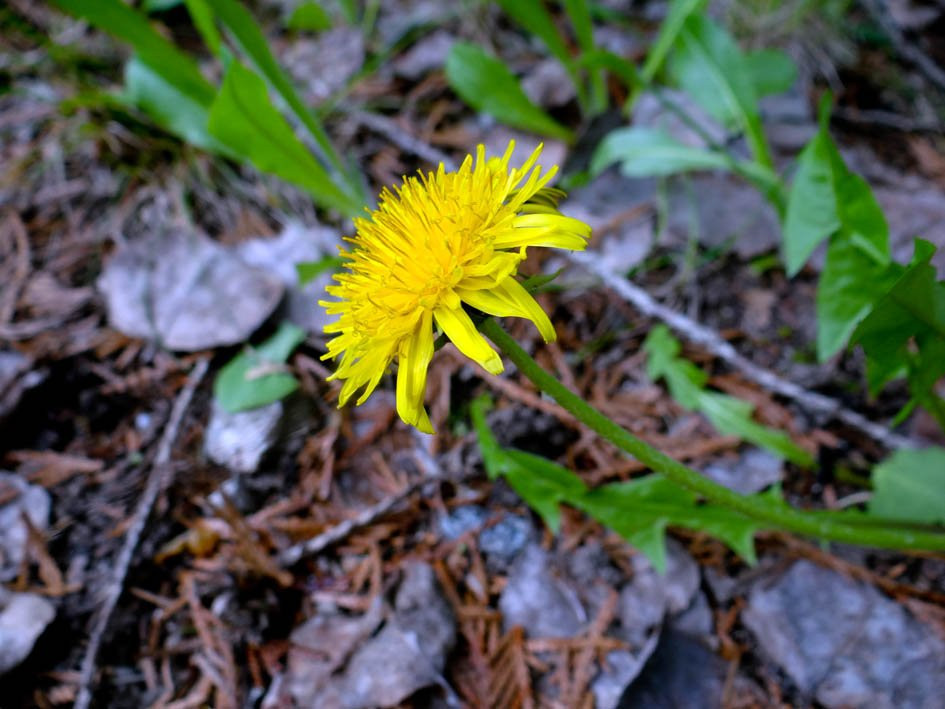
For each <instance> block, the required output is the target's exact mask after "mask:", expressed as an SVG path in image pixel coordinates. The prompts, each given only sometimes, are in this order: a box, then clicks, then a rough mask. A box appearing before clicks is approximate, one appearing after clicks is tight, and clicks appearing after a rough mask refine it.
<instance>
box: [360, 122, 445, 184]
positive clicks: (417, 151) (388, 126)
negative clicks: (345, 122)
mask: <svg viewBox="0 0 945 709" xmlns="http://www.w3.org/2000/svg"><path fill="white" fill-rule="evenodd" d="M347 114H348V115H349V116H351V118H353V119H354V120H355V121H356V122H357V123H360V124H361V125H362V126H365V127H367V128H370V129H371V130H372V131H374V132H375V133H379V134H380V135H382V136H384V137H385V138H387V139H388V140H389V141H390V142H392V143H393V144H394V145H396V146H397V147H398V148H400V149H401V150H405V151H407V152H408V153H413V154H414V155H416V156H417V157H418V158H422V159H423V160H426V161H427V162H428V163H430V164H431V165H439V164H440V163H443V166H444V167H445V168H446V169H447V170H449V171H451V172H452V171H454V170H456V168H457V165H456V162H455V161H454V160H453V159H452V158H451V157H450V156H449V155H447V154H446V153H444V152H443V151H442V150H439V149H437V148H434V147H433V146H432V145H430V144H429V143H427V142H425V141H423V140H420V139H419V138H416V137H414V136H412V135H410V134H409V133H408V132H407V131H405V130H404V129H403V128H401V127H400V126H399V125H398V124H397V121H395V120H393V119H391V118H388V117H387V116H381V115H378V114H376V113H369V112H367V111H358V110H351V111H348V112H347Z"/></svg>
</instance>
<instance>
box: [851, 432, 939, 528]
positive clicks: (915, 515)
mask: <svg viewBox="0 0 945 709" xmlns="http://www.w3.org/2000/svg"><path fill="white" fill-rule="evenodd" d="M873 491H874V492H873V499H872V500H870V503H869V507H868V509H869V512H870V514H871V515H875V516H876V517H883V518H885V519H894V520H902V521H906V522H917V523H920V524H945V448H925V449H923V450H908V449H903V450H897V451H896V452H895V453H893V454H892V455H891V456H889V458H887V459H886V460H884V461H883V462H882V463H880V464H879V465H877V466H876V467H875V468H873Z"/></svg>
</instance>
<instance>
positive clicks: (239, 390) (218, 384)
mask: <svg viewBox="0 0 945 709" xmlns="http://www.w3.org/2000/svg"><path fill="white" fill-rule="evenodd" d="M304 339H305V331H304V330H303V329H302V328H300V327H296V326H295V325H292V324H291V323H287V322H286V323H282V325H280V326H279V329H278V330H277V331H276V333H275V334H274V335H273V336H272V337H270V338H269V339H268V340H266V341H265V342H263V343H262V344H261V345H259V346H258V347H256V348H250V347H247V348H246V349H244V350H243V351H242V352H241V353H240V354H238V355H237V356H236V357H234V358H233V359H232V360H230V361H229V362H228V363H227V364H226V365H225V366H224V367H223V369H221V370H220V373H219V374H218V375H217V378H216V380H214V382H213V395H214V397H215V398H216V400H217V401H218V402H219V404H220V406H222V407H223V409H224V410H226V411H228V412H230V413H236V412H237V411H246V410H247V409H255V408H257V407H260V406H265V405H266V404H271V403H272V402H274V401H279V400H280V399H282V398H284V397H286V396H288V395H289V394H291V393H292V392H293V391H295V390H296V389H297V388H298V386H299V383H298V382H297V381H296V379H295V377H293V376H292V375H291V374H287V373H286V372H284V371H281V369H282V368H281V367H280V365H282V364H284V363H285V361H286V360H287V359H289V355H290V354H292V350H294V349H295V348H296V347H298V345H299V343H301V342H302V341H303V340H304Z"/></svg>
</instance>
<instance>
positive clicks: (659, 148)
mask: <svg viewBox="0 0 945 709" xmlns="http://www.w3.org/2000/svg"><path fill="white" fill-rule="evenodd" d="M614 163H620V171H621V172H622V173H623V174H624V175H626V176H627V177H647V176H651V175H672V174H674V173H677V172H686V171H688V170H727V169H729V162H728V158H727V157H726V156H724V155H722V154H721V153H716V152H714V151H711V150H705V149H703V148H694V147H691V146H689V145H685V144H684V143H680V142H679V141H678V140H676V139H675V138H673V137H672V136H671V135H669V134H668V133H666V132H665V131H662V130H659V129H657V128H637V127H630V128H618V129H617V130H615V131H613V132H611V133H609V134H608V135H607V137H605V138H604V139H603V140H602V141H601V143H600V145H598V146H597V149H596V150H595V151H594V155H593V157H592V158H591V172H592V173H594V174H597V173H600V172H601V171H603V170H604V169H605V168H607V167H609V166H610V165H612V164H614Z"/></svg>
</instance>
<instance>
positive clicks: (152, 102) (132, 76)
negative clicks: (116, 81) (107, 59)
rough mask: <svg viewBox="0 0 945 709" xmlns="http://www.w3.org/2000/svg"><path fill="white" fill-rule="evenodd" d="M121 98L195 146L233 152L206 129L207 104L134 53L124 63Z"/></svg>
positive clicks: (212, 150) (220, 151)
mask: <svg viewBox="0 0 945 709" xmlns="http://www.w3.org/2000/svg"><path fill="white" fill-rule="evenodd" d="M122 98H123V99H124V100H126V101H128V102H129V103H132V104H134V105H135V106H137V107H138V108H140V109H141V110H142V111H144V112H145V113H147V114H148V115H149V116H151V118H152V119H153V120H154V122H155V123H157V124H158V125H159V126H161V127H162V128H164V129H165V130H167V131H169V132H171V133H173V134H174V135H176V136H177V137H178V138H180V139H181V140H184V141H186V142H188V143H190V144H191V145H196V146H197V147H198V148H203V149H204V150H209V151H211V152H214V153H220V154H223V155H227V156H231V157H232V156H233V151H231V150H230V149H229V148H227V147H226V146H225V145H223V143H221V142H220V141H218V140H217V139H216V138H214V137H213V136H212V135H210V132H209V131H208V129H207V119H208V117H209V111H208V108H209V107H208V106H205V105H203V104H201V103H198V102H197V101H195V100H194V99H193V98H191V97H190V96H188V95H187V94H185V93H182V92H181V91H180V90H179V89H178V87H176V86H174V85H173V84H170V83H168V82H167V81H166V80H165V79H164V77H163V76H162V75H161V74H159V73H158V72H156V71H154V70H153V69H152V68H151V67H150V66H149V65H147V64H145V63H144V62H142V61H141V60H140V59H138V58H137V57H132V58H131V59H129V60H128V63H127V64H125V89H124V92H123V93H122Z"/></svg>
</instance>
